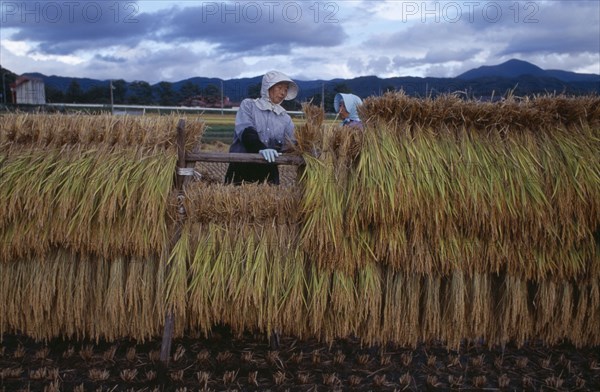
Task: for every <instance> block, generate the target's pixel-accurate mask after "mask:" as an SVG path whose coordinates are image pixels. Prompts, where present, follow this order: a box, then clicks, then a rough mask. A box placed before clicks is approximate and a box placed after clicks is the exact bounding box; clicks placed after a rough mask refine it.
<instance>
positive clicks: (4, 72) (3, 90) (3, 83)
mask: <svg viewBox="0 0 600 392" xmlns="http://www.w3.org/2000/svg"><path fill="white" fill-rule="evenodd" d="M5 78H6V71H2V103H4V104H5V105H6V82H5Z"/></svg>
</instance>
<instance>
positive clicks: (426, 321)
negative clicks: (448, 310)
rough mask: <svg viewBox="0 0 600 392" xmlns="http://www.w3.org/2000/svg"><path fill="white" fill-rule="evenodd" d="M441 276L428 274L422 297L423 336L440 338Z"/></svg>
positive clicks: (424, 338)
mask: <svg viewBox="0 0 600 392" xmlns="http://www.w3.org/2000/svg"><path fill="white" fill-rule="evenodd" d="M440 295H441V278H440V277H439V276H432V275H426V276H424V279H423V293H422V297H421V322H420V324H421V338H422V339H423V340H430V339H437V338H439V336H440V334H441V330H442V304H441V300H440Z"/></svg>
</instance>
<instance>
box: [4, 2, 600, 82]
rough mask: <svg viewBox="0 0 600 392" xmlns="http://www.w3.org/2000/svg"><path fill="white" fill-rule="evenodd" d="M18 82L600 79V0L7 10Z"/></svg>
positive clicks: (70, 5)
mask: <svg viewBox="0 0 600 392" xmlns="http://www.w3.org/2000/svg"><path fill="white" fill-rule="evenodd" d="M0 9H1V15H0V18H1V19H0V64H1V65H2V66H3V67H5V68H8V69H9V70H11V71H13V72H16V73H18V74H21V73H25V72H41V73H43V74H46V75H60V76H69V77H90V78H95V79H111V78H112V79H125V80H127V81H133V80H145V81H148V82H150V83H156V82H159V81H170V82H175V81H179V80H182V79H186V78H189V77H194V76H206V77H217V78H223V79H231V78H238V77H251V76H258V75H261V74H263V73H264V72H266V71H268V70H270V69H278V70H281V71H283V72H286V73H288V74H289V75H290V76H292V77H294V78H296V79H299V80H311V79H324V80H329V79H333V78H353V77H357V76H365V75H377V76H379V77H382V78H385V77H392V76H420V77H424V76H433V77H452V76H456V75H458V74H460V73H462V72H464V71H467V70H469V69H472V68H475V67H478V66H481V65H494V64H499V63H502V62H504V61H506V60H509V59H511V58H518V59H522V60H526V61H529V62H532V63H534V64H536V65H538V66H540V67H541V68H544V69H564V70H569V71H575V72H584V73H596V74H600V54H599V53H600V1H598V0H590V1H588V0H569V1H558V0H551V1H520V0H510V1H499V0H496V1H487V0H465V1H461V0H458V1H424V0H418V1H407V0H404V1H400V0H388V1H373V0H371V1H345V0H344V1H340V0H338V1H316V0H311V1H277V0H264V1H262V0H260V1H191V0H190V1H188V0H179V1H154V0H148V1H142V0H139V1H116V0H106V1H81V0H80V1H75V0H69V1H24V0H18V1H5V0H1V1H0Z"/></svg>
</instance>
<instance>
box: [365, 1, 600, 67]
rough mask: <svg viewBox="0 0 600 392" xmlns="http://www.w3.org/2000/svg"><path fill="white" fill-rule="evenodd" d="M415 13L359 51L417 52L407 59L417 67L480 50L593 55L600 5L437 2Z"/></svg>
mask: <svg viewBox="0 0 600 392" xmlns="http://www.w3.org/2000/svg"><path fill="white" fill-rule="evenodd" d="M403 4H406V3H403ZM440 4H442V5H440ZM448 4H455V6H456V7H462V8H461V10H462V11H463V12H465V11H467V10H470V12H467V13H466V14H462V15H460V14H458V13H457V12H455V11H453V12H452V13H451V12H450V10H449V9H444V8H443V7H444V5H448ZM465 4H466V5H468V7H467V6H466V5H465ZM461 5H462V6H461ZM436 7H438V8H437V11H436ZM434 11H435V12H434ZM421 12H422V15H421V14H419V13H416V11H415V14H414V15H413V18H415V19H413V20H412V22H411V23H403V24H402V25H401V27H403V28H401V29H398V30H397V31H395V32H390V33H384V34H379V35H377V36H372V37H371V38H370V39H369V40H367V41H366V43H365V45H364V47H365V48H381V49H382V50H383V49H385V50H396V51H397V54H399V55H402V56H405V55H404V54H405V53H420V55H419V56H418V58H419V59H421V60H417V59H412V61H416V62H422V63H423V64H425V63H431V64H435V63H443V62H445V61H467V60H468V59H470V58H473V56H475V55H476V54H478V53H481V52H482V51H490V52H491V56H493V57H499V56H507V55H516V54H529V55H533V54H558V55H560V54H570V55H577V54H581V53H592V54H593V53H598V52H599V50H600V2H597V1H596V0H595V1H593V2H591V1H577V2H543V1H540V2H499V1H486V2H464V3H461V2H448V3H443V2H438V3H435V5H430V8H429V9H428V11H427V12H425V11H423V9H421ZM436 12H437V13H436ZM459 16H460V18H459ZM402 17H403V18H404V17H406V15H402ZM577 21H581V23H577ZM423 52H425V55H424V57H423ZM405 57H409V56H405Z"/></svg>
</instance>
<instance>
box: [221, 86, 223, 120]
mask: <svg viewBox="0 0 600 392" xmlns="http://www.w3.org/2000/svg"><path fill="white" fill-rule="evenodd" d="M222 115H223V81H222V80H221V116H222Z"/></svg>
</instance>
